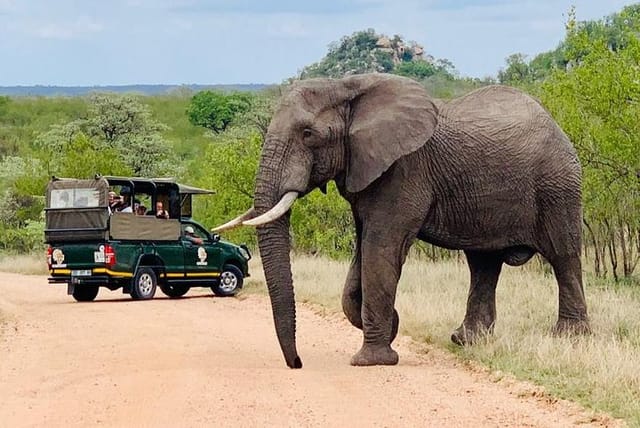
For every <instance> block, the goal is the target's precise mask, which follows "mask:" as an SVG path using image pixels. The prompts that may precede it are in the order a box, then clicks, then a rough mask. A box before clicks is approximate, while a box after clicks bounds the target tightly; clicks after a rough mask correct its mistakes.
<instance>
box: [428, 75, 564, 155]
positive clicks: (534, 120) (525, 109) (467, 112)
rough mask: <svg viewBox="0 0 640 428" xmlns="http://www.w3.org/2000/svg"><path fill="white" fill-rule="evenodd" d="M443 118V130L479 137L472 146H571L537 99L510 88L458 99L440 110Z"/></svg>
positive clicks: (479, 91)
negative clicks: (489, 144)
mask: <svg viewBox="0 0 640 428" xmlns="http://www.w3.org/2000/svg"><path fill="white" fill-rule="evenodd" d="M439 119H440V122H439V123H441V125H442V126H441V128H442V129H441V131H444V132H454V133H456V132H457V133H463V134H468V135H472V136H475V138H474V139H471V140H470V141H469V142H471V143H473V142H475V141H478V142H482V141H487V142H491V143H492V144H509V145H521V146H522V149H525V148H526V147H527V146H529V147H530V146H531V145H537V144H560V145H564V146H567V145H568V146H571V144H570V143H569V140H568V139H567V138H566V136H564V134H563V133H562V131H561V130H560V128H559V127H558V126H557V125H556V123H555V122H554V121H553V119H552V118H551V116H550V115H549V113H548V112H547V111H546V110H545V109H544V108H543V107H542V105H540V103H539V102H538V101H537V100H535V99H533V98H532V97H530V96H529V95H527V94H525V93H523V92H521V91H519V90H517V89H515V88H511V87H509V86H501V85H491V86H486V87H483V88H480V89H477V90H475V91H473V92H470V93H469V94H467V95H465V96H462V97H460V98H456V99H454V100H452V101H450V102H448V103H446V104H444V105H443V106H442V107H441V108H440V117H439ZM557 137H560V138H557Z"/></svg>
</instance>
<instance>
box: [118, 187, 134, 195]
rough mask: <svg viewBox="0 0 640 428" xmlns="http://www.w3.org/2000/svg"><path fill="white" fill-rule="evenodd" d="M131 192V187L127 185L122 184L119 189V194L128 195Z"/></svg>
mask: <svg viewBox="0 0 640 428" xmlns="http://www.w3.org/2000/svg"><path fill="white" fill-rule="evenodd" d="M130 194H131V189H129V186H122V189H120V195H130Z"/></svg>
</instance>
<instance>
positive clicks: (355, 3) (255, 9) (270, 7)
mask: <svg viewBox="0 0 640 428" xmlns="http://www.w3.org/2000/svg"><path fill="white" fill-rule="evenodd" d="M380 4H382V1H381V0H342V1H340V0H325V1H309V2H305V1H300V0H274V1H255V0H181V1H177V2H171V6H169V9H170V10H172V11H176V12H184V13H203V12H210V13H248V14H283V13H296V14H315V15H327V14H329V15H331V14H344V13H351V12H355V11H358V12H364V11H366V10H368V9H371V8H375V7H377V6H378V5H380Z"/></svg>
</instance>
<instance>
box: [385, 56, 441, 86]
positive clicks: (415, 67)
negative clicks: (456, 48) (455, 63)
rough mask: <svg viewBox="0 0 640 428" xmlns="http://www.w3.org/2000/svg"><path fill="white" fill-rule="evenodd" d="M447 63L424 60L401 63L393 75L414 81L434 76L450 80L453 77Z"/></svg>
mask: <svg viewBox="0 0 640 428" xmlns="http://www.w3.org/2000/svg"><path fill="white" fill-rule="evenodd" d="M449 64H450V63H449V62H448V61H446V62H444V61H443V62H442V63H441V64H439V63H437V62H436V63H432V62H429V61H425V60H416V61H410V62H401V63H399V64H397V65H396V67H395V68H394V70H393V73H394V74H398V75H400V76H405V77H410V78H412V79H416V80H419V81H420V80H425V79H427V78H428V77H431V76H434V75H436V74H438V75H441V76H442V77H444V78H447V79H452V78H453V75H452V74H451V72H450V71H449Z"/></svg>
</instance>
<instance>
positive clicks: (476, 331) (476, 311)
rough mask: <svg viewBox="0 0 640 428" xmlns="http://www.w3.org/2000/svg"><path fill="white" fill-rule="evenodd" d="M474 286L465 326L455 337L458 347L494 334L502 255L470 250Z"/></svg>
mask: <svg viewBox="0 0 640 428" xmlns="http://www.w3.org/2000/svg"><path fill="white" fill-rule="evenodd" d="M466 256H467V262H468V263H469V270H470V272H471V285H470V286H469V297H468V298H467V313H466V314H465V316H464V321H463V322H462V325H461V326H460V327H458V328H457V329H456V330H455V331H454V332H453V334H452V335H451V340H452V341H453V342H454V343H456V344H458V345H467V344H471V343H473V341H474V340H475V339H477V338H478V337H480V336H482V335H484V334H487V333H491V332H493V326H494V324H495V321H496V285H497V284H498V277H499V276H500V271H501V269H502V255H501V254H499V253H491V252H474V251H467V252H466Z"/></svg>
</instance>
